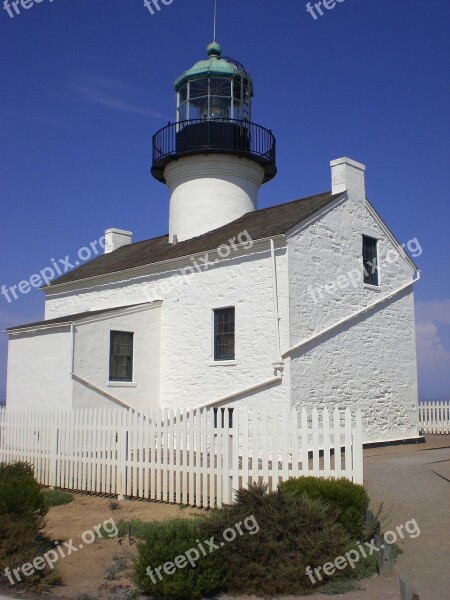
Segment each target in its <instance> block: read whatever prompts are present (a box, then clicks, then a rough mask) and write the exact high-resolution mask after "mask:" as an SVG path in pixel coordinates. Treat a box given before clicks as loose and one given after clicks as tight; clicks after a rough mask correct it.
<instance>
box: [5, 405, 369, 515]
mask: <svg viewBox="0 0 450 600" xmlns="http://www.w3.org/2000/svg"><path fill="white" fill-rule="evenodd" d="M14 461H26V462H29V463H31V464H33V466H34V469H35V474H36V477H37V479H38V481H39V482H40V483H42V484H44V485H47V486H52V487H59V488H64V489H71V490H81V491H87V492H95V493H104V494H115V495H119V496H130V497H139V498H146V499H152V500H159V501H164V502H173V503H178V504H187V505H190V506H198V507H200V506H203V507H212V506H222V504H224V503H225V504H226V503H230V502H231V501H232V499H233V490H236V489H238V488H240V487H248V486H249V485H251V484H252V482H257V481H264V482H267V483H268V484H269V487H270V489H274V488H275V487H276V486H277V485H278V483H279V482H280V481H285V480H287V479H289V478H290V477H296V476H300V475H315V476H319V477H332V478H340V477H345V478H347V479H350V480H352V481H354V482H356V483H362V481H363V458H362V424H361V412H360V410H357V411H356V412H355V413H354V414H353V415H352V414H351V412H350V410H349V409H346V411H343V412H340V411H339V410H338V409H337V408H336V409H335V410H334V411H333V412H332V413H331V414H330V412H329V411H328V410H327V409H324V410H322V411H320V412H319V411H318V410H317V409H313V410H312V411H309V412H307V411H306V409H303V410H302V411H301V413H300V414H299V413H298V412H297V411H296V410H295V409H293V410H292V411H285V412H280V411H277V410H272V411H270V410H269V411H268V410H258V411H250V410H246V409H242V408H239V409H235V410H233V409H228V408H221V409H218V410H217V409H216V410H214V409H197V410H190V411H179V410H177V411H175V412H174V411H173V410H164V411H158V412H156V413H150V412H147V413H141V412H135V411H128V410H111V409H77V410H72V411H68V412H59V411H52V412H49V411H47V412H43V411H15V410H8V409H2V410H0V462H8V463H9V462H14Z"/></svg>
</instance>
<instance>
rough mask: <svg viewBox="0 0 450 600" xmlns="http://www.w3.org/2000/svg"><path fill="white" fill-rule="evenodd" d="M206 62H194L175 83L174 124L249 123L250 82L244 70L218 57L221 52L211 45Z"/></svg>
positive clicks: (231, 61)
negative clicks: (186, 122)
mask: <svg viewBox="0 0 450 600" xmlns="http://www.w3.org/2000/svg"><path fill="white" fill-rule="evenodd" d="M207 53H208V59H207V60H202V61H200V62H198V63H196V64H195V65H194V66H193V67H192V69H190V70H189V71H185V72H184V73H183V74H182V75H181V76H180V77H179V78H178V79H177V80H176V82H175V91H176V93H177V122H182V121H189V120H191V119H199V120H202V121H205V120H211V119H234V120H239V121H244V120H246V121H251V98H252V96H253V82H252V79H251V77H250V75H249V74H248V73H247V72H246V70H245V69H244V67H243V66H242V65H241V64H240V63H238V62H237V61H235V60H233V59H230V58H221V54H222V49H221V47H220V45H219V44H217V43H216V42H213V43H212V44H210V45H209V46H208V48H207Z"/></svg>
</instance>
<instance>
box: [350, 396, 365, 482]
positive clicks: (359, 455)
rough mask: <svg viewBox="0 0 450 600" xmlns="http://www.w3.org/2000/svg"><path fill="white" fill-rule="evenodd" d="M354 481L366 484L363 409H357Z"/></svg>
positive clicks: (354, 436)
mask: <svg viewBox="0 0 450 600" xmlns="http://www.w3.org/2000/svg"><path fill="white" fill-rule="evenodd" d="M352 450H353V461H352V462H353V481H354V483H360V484H361V485H362V484H363V482H364V469H363V466H364V459H363V436H362V412H361V408H359V407H358V408H357V409H356V418H355V429H354V433H353V448H352Z"/></svg>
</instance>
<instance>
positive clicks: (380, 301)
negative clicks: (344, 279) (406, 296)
mask: <svg viewBox="0 0 450 600" xmlns="http://www.w3.org/2000/svg"><path fill="white" fill-rule="evenodd" d="M419 279H420V271H417V277H416V278H415V279H413V280H412V281H408V283H405V284H404V285H402V286H401V287H399V288H398V289H397V290H395V291H394V292H391V293H390V294H388V295H387V296H383V298H380V299H378V300H376V302H372V303H371V304H368V305H367V306H365V307H364V308H362V309H360V310H358V311H356V312H354V313H353V314H351V315H349V316H348V317H345V318H344V319H341V320H340V321H338V322H337V323H334V325H330V326H329V327H327V328H326V329H322V331H319V333H315V334H314V335H312V336H311V337H309V338H307V339H306V340H303V341H302V342H299V343H298V344H295V345H294V346H292V347H291V348H289V349H288V350H286V351H285V352H283V354H282V357H283V358H286V357H287V356H288V355H289V354H291V352H293V351H294V350H297V349H298V348H301V347H302V346H305V345H306V344H309V343H310V342H313V341H314V340H316V339H317V338H320V337H322V336H323V335H325V334H326V333H329V332H330V331H333V330H334V329H336V328H337V327H340V326H341V325H344V323H348V322H349V321H352V320H353V319H356V318H357V317H359V316H360V315H363V314H364V313H366V312H368V311H369V310H372V308H375V306H378V305H379V304H382V303H383V302H386V301H387V300H390V299H391V298H394V296H397V295H398V294H400V292H403V290H405V289H406V288H408V287H410V286H411V285H414V284H415V283H416V282H417V281H419Z"/></svg>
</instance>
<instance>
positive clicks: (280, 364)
mask: <svg viewBox="0 0 450 600" xmlns="http://www.w3.org/2000/svg"><path fill="white" fill-rule="evenodd" d="M270 257H271V265H272V290H273V317H274V324H275V362H274V363H273V368H274V369H275V371H276V372H279V375H275V376H274V377H271V378H270V379H265V380H264V381H260V382H259V383H255V384H254V385H251V386H250V387H247V388H244V389H243V390H239V391H237V392H233V393H231V394H228V395H227V396H223V397H222V398H219V399H218V400H213V401H211V402H207V403H206V404H202V405H200V406H197V407H196V409H199V408H212V407H213V406H220V405H222V404H224V403H228V402H232V401H233V400H235V399H236V398H238V397H239V396H245V395H246V394H250V393H251V392H255V391H256V390H259V389H261V388H265V387H267V386H270V385H273V384H275V383H280V382H281V381H282V373H283V369H284V360H283V358H282V356H281V348H280V319H279V309H278V282H277V263H276V256H275V244H274V241H273V238H270Z"/></svg>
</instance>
